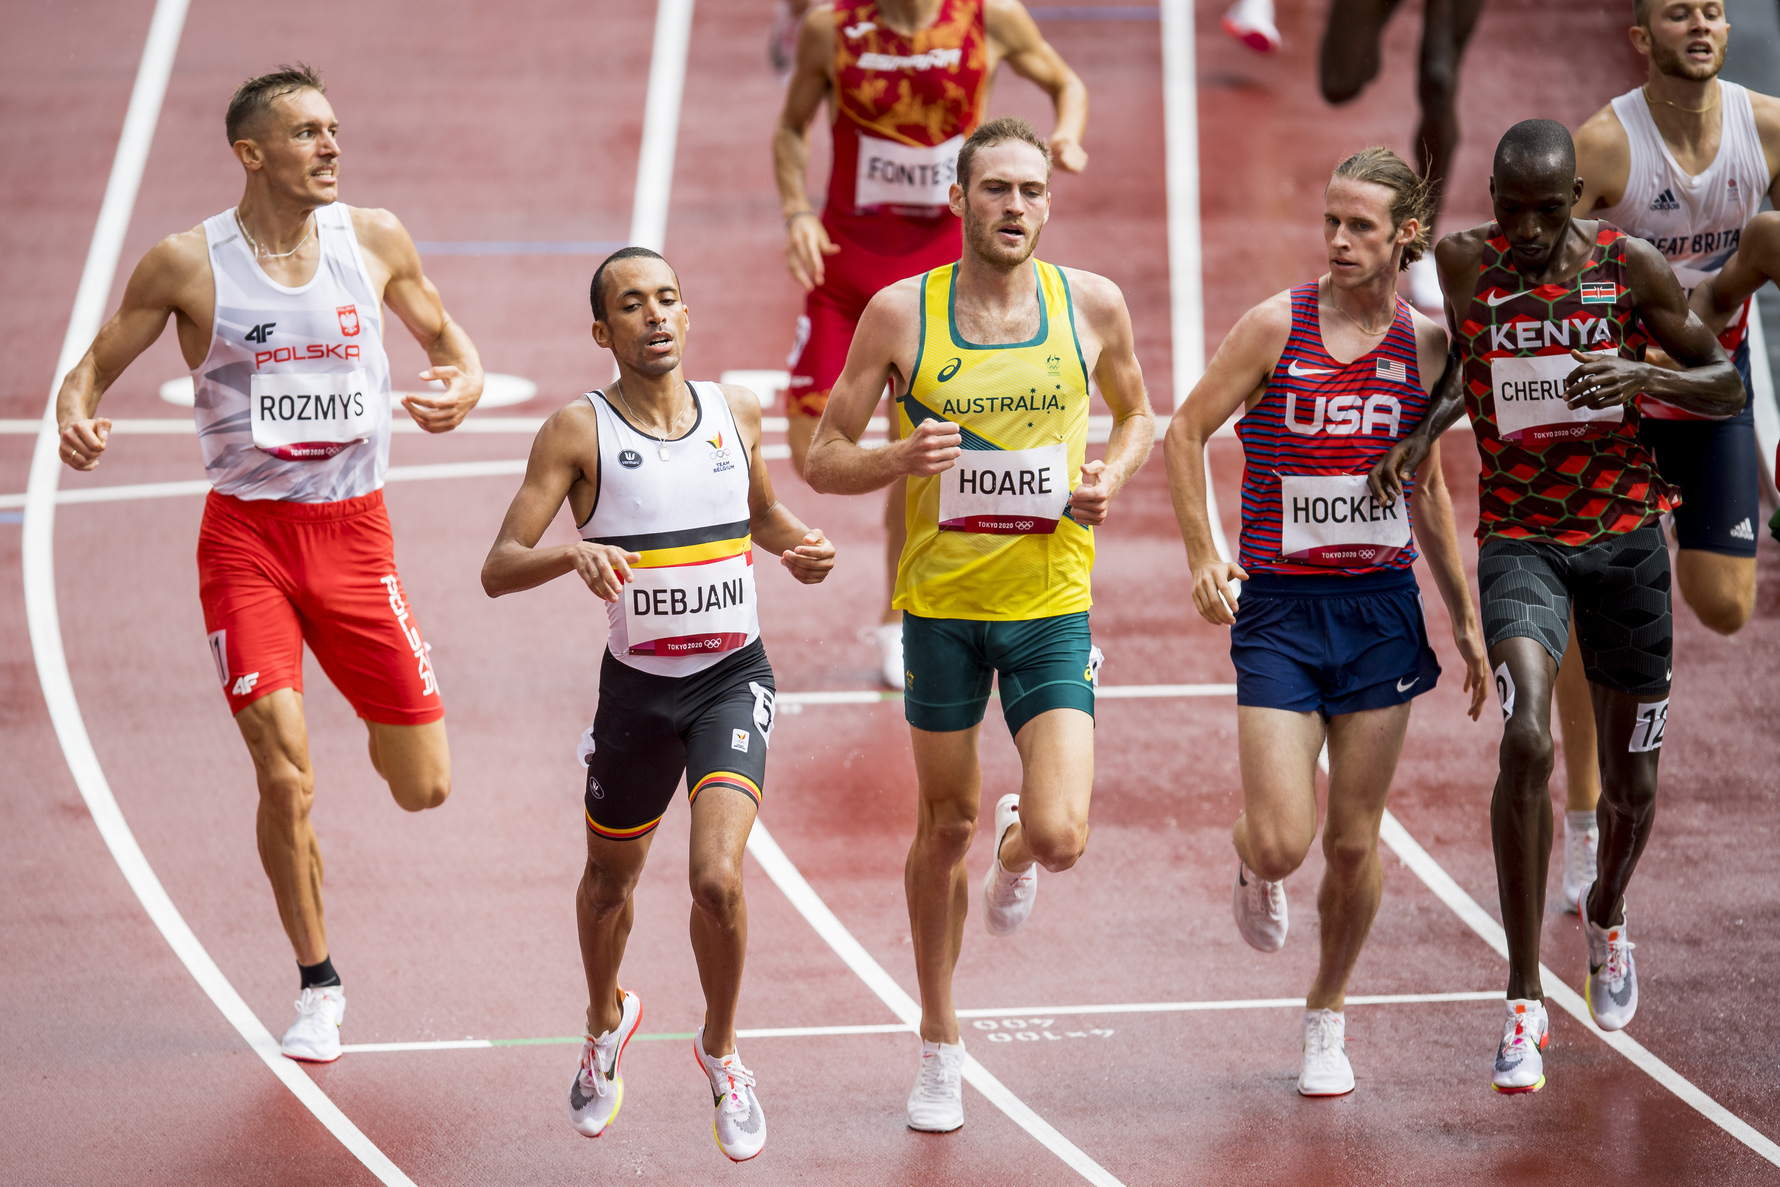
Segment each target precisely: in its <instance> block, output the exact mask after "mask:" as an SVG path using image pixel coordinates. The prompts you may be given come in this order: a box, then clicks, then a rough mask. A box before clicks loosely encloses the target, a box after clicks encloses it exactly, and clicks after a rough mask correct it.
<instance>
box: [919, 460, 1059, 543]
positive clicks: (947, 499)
mask: <svg viewBox="0 0 1780 1187" xmlns="http://www.w3.org/2000/svg"><path fill="white" fill-rule="evenodd" d="M939 481H940V487H939V526H940V530H941V531H944V532H982V533H985V534H988V535H991V536H1046V535H1049V534H1050V533H1052V532H1054V531H1056V530H1057V521H1058V520H1059V519H1061V518H1063V509H1064V508H1065V507H1067V506H1068V505H1069V445H1068V443H1067V442H1064V441H1059V442H1057V443H1056V444H1055V445H1043V446H1040V447H1039V448H1037V449H1005V450H1003V449H967V450H965V451H964V452H963V453H962V454H960V455H959V457H958V464H957V465H955V466H953V467H952V468H951V469H950V470H947V471H946V472H945V473H943V474H941V475H940V476H939Z"/></svg>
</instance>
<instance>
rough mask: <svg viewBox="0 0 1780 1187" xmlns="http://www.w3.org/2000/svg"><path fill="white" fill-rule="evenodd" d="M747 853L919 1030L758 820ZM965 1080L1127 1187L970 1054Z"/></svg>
mask: <svg viewBox="0 0 1780 1187" xmlns="http://www.w3.org/2000/svg"><path fill="white" fill-rule="evenodd" d="M748 852H749V853H750V854H752V855H753V857H754V860H755V861H757V862H759V863H760V866H761V868H762V869H764V870H765V871H766V874H767V877H769V878H771V879H772V880H773V883H774V884H775V885H776V886H778V888H779V890H780V891H781V892H783V894H784V895H785V897H786V898H788V899H790V900H791V905H792V906H794V907H796V908H797V911H798V914H800V915H802V916H803V917H804V919H805V920H806V921H808V923H809V925H810V926H811V927H813V928H814V929H815V930H816V934H817V935H819V936H821V937H822V938H823V940H825V941H827V943H828V946H829V947H830V948H832V949H834V952H835V955H837V956H839V957H840V958H841V960H843V961H845V962H846V965H847V967H848V968H850V969H852V970H853V972H854V974H855V975H856V976H857V977H858V978H859V979H860V980H861V981H864V982H865V984H866V987H867V988H869V989H870V990H871V991H872V992H873V993H874V994H876V995H877V997H878V1000H879V1001H881V1002H883V1003H884V1004H885V1005H886V1006H888V1007H890V1012H891V1013H892V1014H895V1015H896V1016H897V1018H899V1019H901V1020H902V1025H903V1026H905V1027H908V1028H910V1029H913V1028H915V1027H917V1026H919V1025H920V1023H921V1007H920V1005H919V1004H918V1003H916V1001H915V999H914V998H912V997H910V996H909V995H908V993H907V992H905V991H904V990H903V988H902V986H901V985H899V984H897V982H896V979H895V978H894V977H892V976H891V975H890V974H889V973H887V972H885V971H884V966H883V965H880V964H879V963H878V962H877V961H876V960H874V959H872V956H871V953H869V952H867V951H866V950H865V948H864V946H862V945H861V944H860V943H859V941H858V940H856V939H854V938H853V933H852V932H850V931H848V930H847V928H846V925H845V924H843V923H842V922H841V921H840V920H839V919H838V918H836V917H835V914H834V912H833V911H831V910H829V909H828V904H827V903H825V902H823V901H822V897H821V896H820V895H818V894H817V893H816V892H815V890H814V889H813V888H812V887H811V886H810V884H809V883H808V882H806V881H805V880H804V876H803V875H802V874H801V873H799V872H798V869H797V867H796V866H795V865H793V864H792V863H791V859H790V858H788V857H786V856H785V851H784V850H783V849H780V848H779V844H778V842H777V841H775V840H773V838H772V834H771V833H769V832H767V830H766V827H765V826H764V825H763V824H761V822H760V821H759V820H755V822H754V829H753V831H752V832H751V833H749V834H748ZM964 1078H965V1079H966V1080H968V1081H969V1082H970V1084H971V1086H972V1087H973V1088H975V1089H976V1090H977V1091H978V1092H980V1093H982V1094H983V1095H984V1096H986V1097H988V1098H989V1101H990V1103H992V1104H993V1105H995V1107H996V1108H998V1109H1000V1110H1001V1111H1002V1112H1003V1113H1006V1114H1007V1115H1008V1117H1009V1118H1011V1119H1012V1120H1013V1122H1014V1123H1015V1124H1016V1125H1018V1126H1019V1127H1020V1128H1021V1129H1024V1130H1025V1131H1026V1132H1027V1133H1029V1134H1031V1135H1032V1136H1033V1137H1034V1138H1036V1139H1037V1140H1038V1141H1039V1142H1040V1143H1042V1144H1043V1145H1044V1146H1045V1147H1046V1148H1047V1149H1049V1150H1050V1151H1051V1152H1052V1153H1053V1154H1055V1155H1056V1156H1057V1157H1058V1158H1061V1159H1062V1160H1063V1161H1064V1162H1065V1163H1067V1164H1068V1165H1069V1166H1070V1167H1071V1168H1072V1169H1074V1170H1075V1171H1076V1172H1077V1173H1079V1174H1080V1175H1081V1176H1082V1177H1083V1178H1084V1179H1086V1180H1088V1182H1090V1183H1093V1184H1096V1187H1123V1184H1121V1183H1120V1182H1119V1180H1118V1179H1117V1178H1115V1177H1114V1176H1113V1175H1112V1174H1111V1173H1110V1172H1108V1171H1107V1170H1106V1168H1105V1167H1103V1166H1101V1165H1100V1164H1099V1163H1097V1162H1095V1161H1094V1160H1093V1159H1092V1158H1089V1157H1088V1156H1087V1155H1086V1154H1084V1153H1083V1152H1082V1151H1081V1150H1080V1149H1079V1148H1078V1147H1077V1146H1076V1145H1075V1143H1073V1142H1071V1141H1070V1140H1069V1139H1068V1138H1066V1137H1064V1136H1063V1135H1062V1134H1061V1133H1059V1132H1057V1130H1056V1129H1055V1128H1053V1127H1052V1125H1051V1123H1050V1122H1048V1121H1046V1120H1045V1119H1044V1118H1043V1117H1040V1116H1039V1115H1038V1114H1037V1113H1035V1112H1034V1111H1033V1110H1032V1109H1031V1108H1030V1107H1029V1106H1028V1105H1027V1104H1026V1102H1024V1101H1022V1100H1021V1099H1020V1098H1019V1097H1017V1096H1015V1095H1014V1094H1013V1092H1012V1091H1010V1090H1009V1089H1008V1088H1007V1086H1006V1085H1004V1084H1002V1082H1001V1081H1000V1080H998V1079H996V1078H995V1076H994V1075H993V1074H992V1073H991V1072H990V1071H989V1069H988V1068H986V1067H984V1066H983V1065H982V1064H980V1063H978V1062H977V1061H976V1059H975V1057H973V1056H971V1055H970V1054H968V1053H967V1054H966V1055H965V1056H964Z"/></svg>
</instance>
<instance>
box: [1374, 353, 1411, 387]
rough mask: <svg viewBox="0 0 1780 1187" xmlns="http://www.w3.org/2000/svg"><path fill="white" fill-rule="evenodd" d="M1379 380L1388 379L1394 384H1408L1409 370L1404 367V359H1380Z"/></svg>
mask: <svg viewBox="0 0 1780 1187" xmlns="http://www.w3.org/2000/svg"><path fill="white" fill-rule="evenodd" d="M1378 378H1380V379H1388V380H1390V381H1391V382H1393V383H1408V382H1409V369H1408V368H1407V367H1405V366H1404V365H1403V360H1402V359H1379V360H1378Z"/></svg>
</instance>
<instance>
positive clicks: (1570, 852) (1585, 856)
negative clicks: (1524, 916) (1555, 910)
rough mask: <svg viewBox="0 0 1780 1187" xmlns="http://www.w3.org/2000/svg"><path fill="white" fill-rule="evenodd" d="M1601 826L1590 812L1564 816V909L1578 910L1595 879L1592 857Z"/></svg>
mask: <svg viewBox="0 0 1780 1187" xmlns="http://www.w3.org/2000/svg"><path fill="white" fill-rule="evenodd" d="M1600 844H1601V826H1600V824H1599V823H1598V822H1597V821H1596V819H1595V814H1594V813H1593V812H1565V813H1564V910H1566V911H1578V910H1579V909H1578V907H1577V906H1576V902H1577V900H1578V899H1580V898H1581V897H1582V892H1583V891H1585V890H1587V889H1588V886H1589V883H1591V882H1593V881H1594V880H1595V854H1596V852H1597V850H1598V849H1599V848H1600Z"/></svg>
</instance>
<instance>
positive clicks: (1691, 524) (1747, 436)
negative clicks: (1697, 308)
mask: <svg viewBox="0 0 1780 1187" xmlns="http://www.w3.org/2000/svg"><path fill="white" fill-rule="evenodd" d="M1748 350H1749V343H1748V341H1747V340H1745V341H1744V343H1743V346H1742V348H1741V349H1739V350H1738V351H1737V361H1738V363H1739V364H1740V366H1738V368H1737V371H1738V373H1739V374H1741V375H1742V376H1743V386H1744V389H1745V390H1746V391H1747V390H1748V386H1749V353H1748ZM1638 439H1639V440H1641V441H1642V442H1644V444H1645V445H1646V446H1647V447H1648V448H1649V449H1650V452H1651V453H1652V454H1654V455H1655V456H1656V468H1657V470H1658V471H1659V472H1660V473H1661V474H1662V476H1663V481H1665V482H1667V483H1669V484H1671V485H1673V486H1677V487H1680V488H1681V506H1679V507H1677V508H1675V521H1674V522H1675V542H1676V543H1678V544H1680V545H1681V547H1683V548H1689V549H1694V548H1697V549H1699V550H1700V551H1701V552H1717V553H1721V554H1723V555H1725V556H1743V557H1753V556H1755V533H1756V531H1757V529H1758V528H1759V527H1760V526H1761V459H1760V450H1758V449H1757V448H1756V443H1755V405H1754V404H1752V403H1745V404H1744V405H1743V411H1741V412H1739V413H1737V415H1735V416H1733V417H1730V418H1728V419H1726V420H1658V419H1656V418H1655V417H1650V416H1647V417H1645V418H1644V419H1642V420H1640V421H1639V422H1638Z"/></svg>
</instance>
